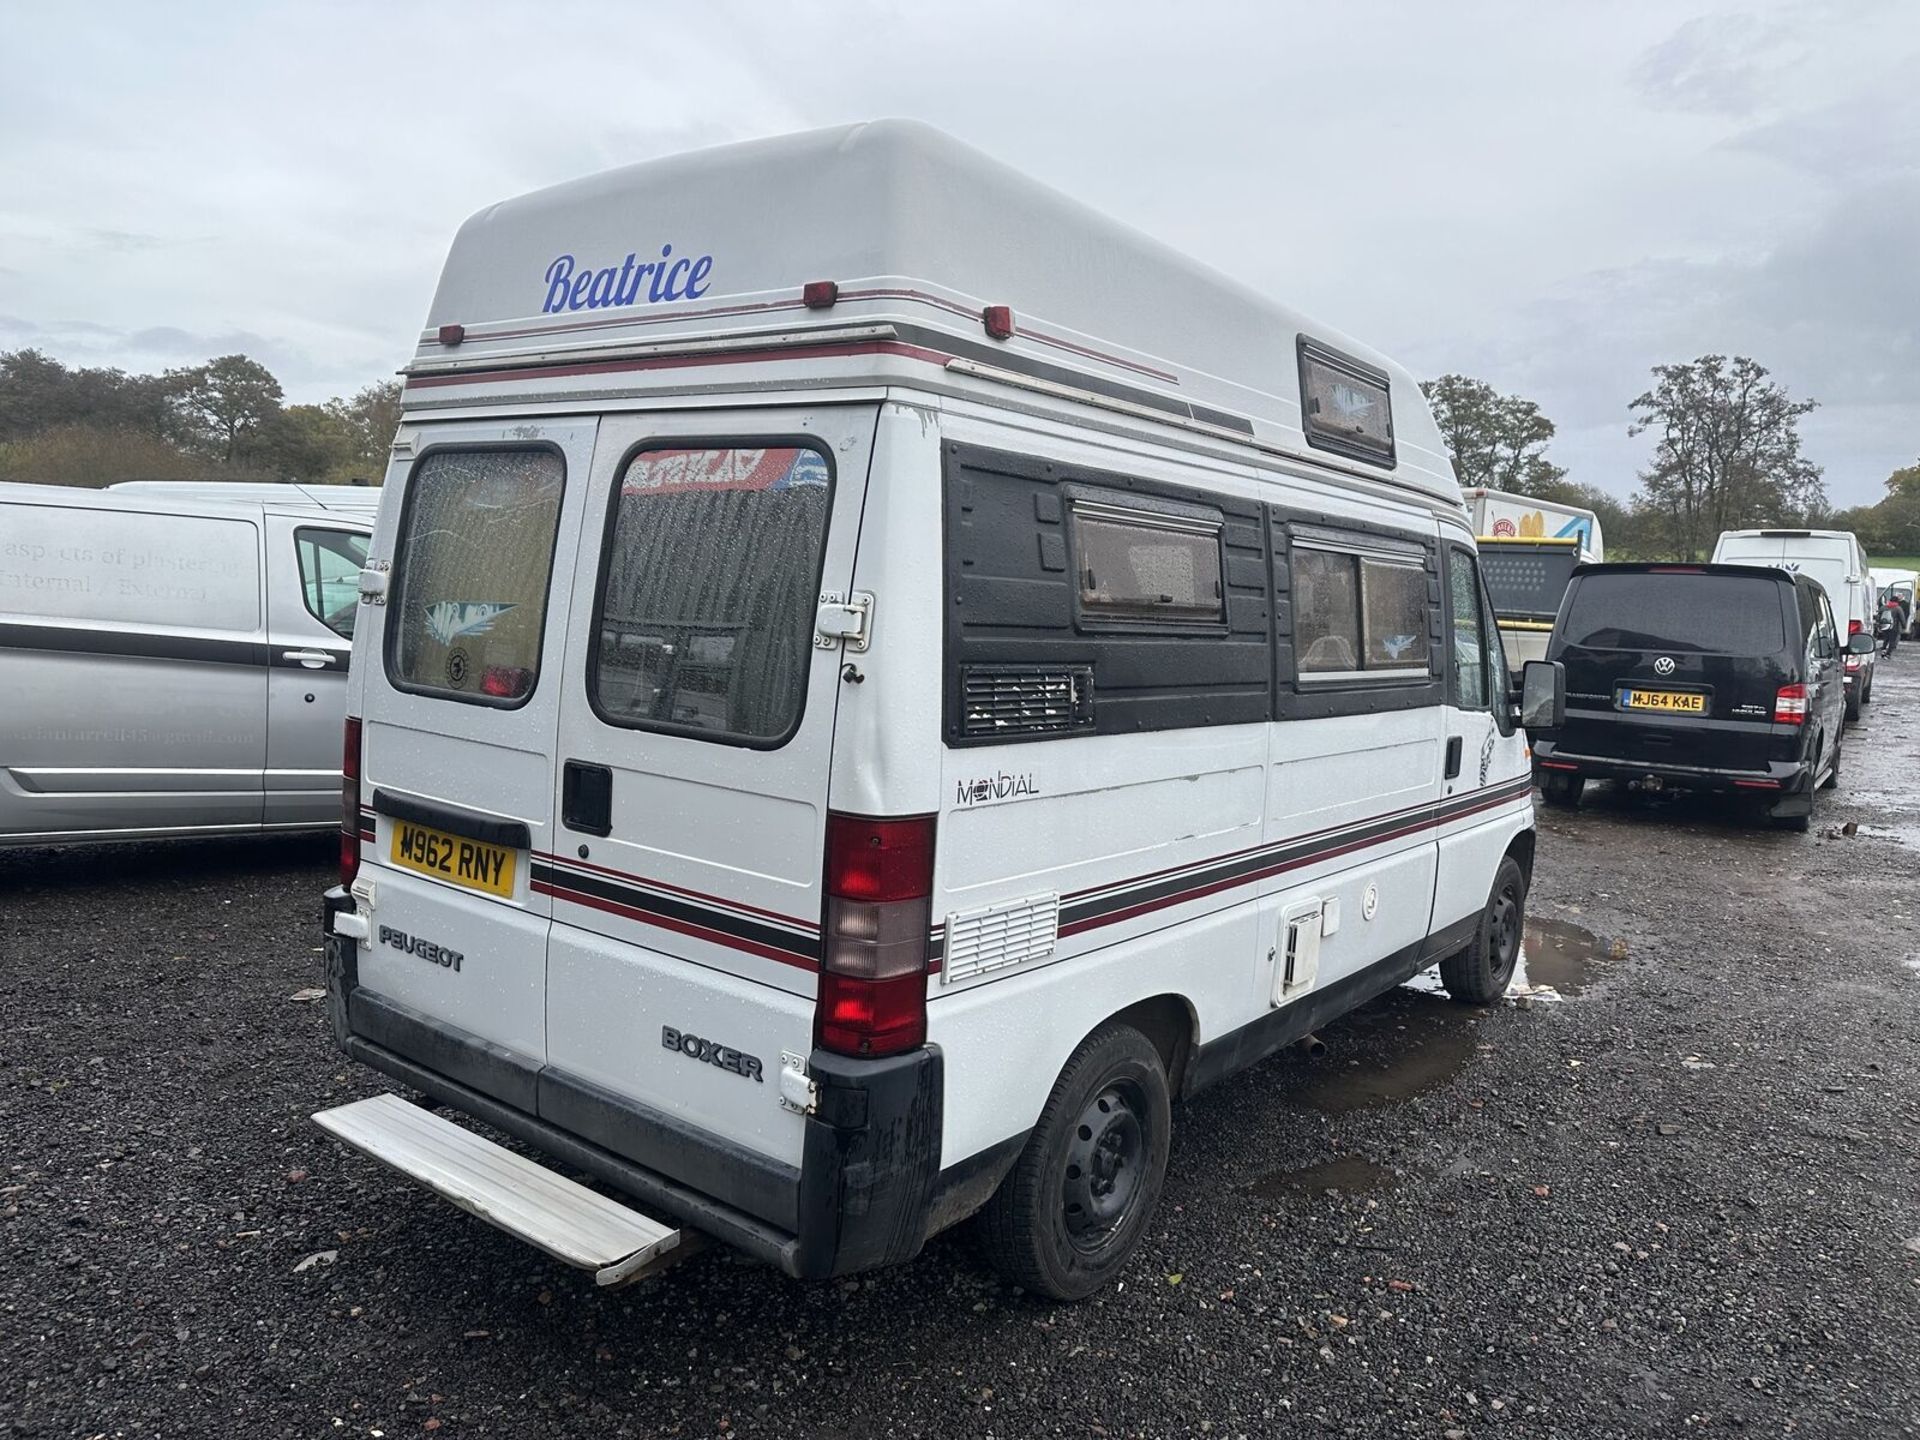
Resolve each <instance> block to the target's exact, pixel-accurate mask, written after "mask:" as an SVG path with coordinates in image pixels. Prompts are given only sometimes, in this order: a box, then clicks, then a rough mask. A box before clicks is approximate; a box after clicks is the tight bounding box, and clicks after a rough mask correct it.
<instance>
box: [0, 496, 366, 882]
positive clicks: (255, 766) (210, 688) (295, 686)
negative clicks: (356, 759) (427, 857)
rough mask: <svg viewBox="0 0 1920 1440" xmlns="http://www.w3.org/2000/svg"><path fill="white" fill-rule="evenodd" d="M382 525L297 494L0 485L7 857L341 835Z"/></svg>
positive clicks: (0, 742) (0, 830) (1, 737)
mask: <svg viewBox="0 0 1920 1440" xmlns="http://www.w3.org/2000/svg"><path fill="white" fill-rule="evenodd" d="M285 488H287V489H289V490H291V489H292V488H293V487H285ZM371 528H372V524H371V516H369V515H367V514H365V513H364V512H362V513H358V514H354V513H342V512H336V511H329V510H326V509H323V508H320V507H318V506H316V505H314V504H312V503H311V502H310V501H307V500H305V499H303V498H301V497H298V496H287V497H285V498H284V499H282V500H280V501H278V502H275V501H270V500H261V499H254V500H242V499H238V498H235V499H231V500H229V499H225V498H222V499H218V500H215V499H206V498H201V497H200V496H198V495H196V494H193V493H185V492H170V491H164V490H163V491H159V492H153V491H137V490H118V489H110V490H80V489H73V488H70V487H67V486H55V485H0V695H4V696H5V697H6V708H5V712H4V713H5V716H6V718H5V721H4V722H3V723H0V845H45V844H52V843H56V842H67V841H78V840H89V841H92V840H145V839H153V838H155V837H159V836H179V835H212V834H225V833H234V832H245V831H260V830H300V829H309V830H312V829H327V828H329V827H331V826H333V825H334V824H336V823H337V820H338V816H339V813H340V812H339V786H340V778H339V777H340V749H339V746H340V741H339V730H340V726H341V722H342V720H343V718H344V716H345V714H346V708H347V707H346V690H347V657H348V653H349V651H350V648H351V646H350V642H351V640H352V637H353V626H354V622H355V620H356V619H358V617H359V613H360V607H359V605H358V604H357V601H358V598H359V597H358V592H357V590H356V588H355V587H356V585H357V583H358V580H359V572H360V567H361V565H362V563H363V562H364V560H365V558H366V553H367V536H368V533H369V531H370V530H371Z"/></svg>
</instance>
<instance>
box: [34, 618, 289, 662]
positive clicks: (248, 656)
mask: <svg viewBox="0 0 1920 1440" xmlns="http://www.w3.org/2000/svg"><path fill="white" fill-rule="evenodd" d="M0 648H5V649H9V650H53V651H59V652H63V653H66V654H72V655H121V656H127V657H130V658H132V659H136V660H189V661H193V662H196V663H198V664H203V665H265V664H267V663H268V661H269V655H270V651H269V648H268V647H267V646H266V645H265V644H264V643H262V642H261V641H258V640H214V639H207V638H205V637H202V636H197V635H152V634H142V633H135V632H132V631H126V630H99V629H79V628H72V629H70V628H68V627H66V626H63V625H23V624H17V623H14V622H12V621H0Z"/></svg>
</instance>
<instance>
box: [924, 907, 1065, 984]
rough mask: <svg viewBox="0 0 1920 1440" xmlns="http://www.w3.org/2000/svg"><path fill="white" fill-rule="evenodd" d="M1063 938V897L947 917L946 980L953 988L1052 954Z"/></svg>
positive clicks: (942, 964) (943, 965)
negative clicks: (979, 976) (1061, 916)
mask: <svg viewBox="0 0 1920 1440" xmlns="http://www.w3.org/2000/svg"><path fill="white" fill-rule="evenodd" d="M1059 935H1060V897H1059V896H1058V895H1035V896H1033V897H1031V898H1030V899H1026V900H1019V901H1015V902H1014V903H1013V904H1011V905H996V906H992V907H990V908H988V909H985V910H961V911H957V912H956V913H954V914H952V915H949V916H948V917H947V943H946V948H945V950H944V951H943V952H942V954H943V958H942V960H941V962H940V971H941V980H942V983H944V984H949V985H950V984H952V983H953V982H954V981H955V980H965V979H967V978H969V977H970V976H974V975H984V974H986V973H987V972H988V971H990V970H1004V969H1005V968H1006V967H1007V966H1009V965H1023V964H1025V963H1026V962H1027V961H1029V960H1038V959H1039V958H1040V957H1041V956H1043V955H1051V954H1052V953H1053V942H1054V941H1055V940H1056V939H1058V938H1059Z"/></svg>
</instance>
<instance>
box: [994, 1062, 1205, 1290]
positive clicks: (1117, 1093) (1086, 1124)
mask: <svg viewBox="0 0 1920 1440" xmlns="http://www.w3.org/2000/svg"><path fill="white" fill-rule="evenodd" d="M1172 1126H1173V1111H1172V1097H1171V1095H1170V1094H1169V1093H1168V1088H1167V1071H1166V1066H1165V1065H1164V1064H1163V1063H1162V1062H1161V1059H1160V1052H1159V1051H1158V1050H1156V1049H1155V1048H1154V1046H1153V1042H1152V1041H1150V1040H1148V1039H1147V1037H1146V1036H1144V1035H1142V1034H1141V1033H1140V1032H1139V1031H1138V1030H1135V1029H1133V1028H1132V1027H1131V1026H1126V1025H1107V1026H1103V1027H1102V1028H1101V1029H1099V1030H1096V1031H1095V1032H1094V1033H1093V1034H1092V1035H1091V1036H1089V1037H1088V1038H1087V1039H1086V1040H1085V1041H1084V1042H1083V1043H1082V1044H1081V1046H1080V1048H1079V1049H1078V1050H1076V1051H1074V1053H1073V1057H1072V1058H1071V1059H1070V1060H1068V1061H1067V1065H1066V1068H1065V1069H1064V1070H1062V1071H1061V1072H1060V1078H1059V1079H1058V1080H1057V1081H1055V1082H1054V1087H1053V1093H1052V1094H1051V1095H1049V1096H1048V1097H1047V1103H1046V1107H1045V1109H1043V1110H1042V1111H1041V1113H1040V1122H1039V1123H1038V1124H1037V1125H1035V1126H1034V1128H1033V1133H1032V1134H1030V1135H1029V1136H1028V1137H1027V1143H1026V1147H1025V1148H1024V1149H1023V1150H1022V1151H1021V1152H1020V1158H1019V1159H1018V1160H1016V1161H1015V1162H1014V1166H1013V1169H1012V1170H1011V1171H1009V1172H1008V1174H1007V1177H1006V1179H1004V1180H1002V1181H1001V1182H1000V1188H999V1189H998V1190H996V1191H995V1192H994V1195H993V1198H992V1199H991V1200H989V1201H988V1202H987V1205H986V1208H985V1209H984V1210H982V1211H981V1212H980V1227H979V1228H980V1233H981V1238H982V1241H983V1243H984V1245H985V1248H986V1252H987V1259H988V1261H989V1262H990V1263H991V1264H992V1266H993V1268H994V1269H995V1270H997V1271H998V1272H999V1273H1000V1274H1001V1275H1003V1276H1005V1277H1006V1278H1007V1279H1009V1280H1011V1281H1013V1282H1015V1283H1016V1284H1018V1285H1021V1286H1024V1287H1025V1288H1026V1289H1028V1290H1031V1291H1033V1292H1034V1293H1036V1294H1039V1295H1045V1296H1047V1297H1049V1298H1051V1299H1054V1300H1084V1299H1086V1298H1087V1296H1089V1295H1091V1294H1093V1293H1094V1292H1095V1291H1096V1290H1099V1289H1100V1288H1101V1287H1102V1286H1104V1285H1106V1284H1107V1282H1108V1281H1109V1280H1111V1279H1112V1278H1113V1277H1114V1276H1115V1275H1116V1274H1117V1273H1118V1272H1119V1270H1120V1267H1121V1266H1123V1265H1124V1264H1125V1263H1126V1261H1127V1258H1128V1256H1130V1255H1132V1253H1133V1250H1134V1247H1135V1246H1136V1245H1138V1244H1139V1243H1140V1237H1141V1235H1143V1234H1144V1233H1145V1232H1146V1227H1147V1223H1148V1221H1149V1220H1150V1219H1151V1218H1152V1216H1153V1211H1154V1208H1155V1207H1156V1206H1157V1205H1158V1204H1159V1203H1160V1187H1161V1184H1162V1183H1163V1182H1164V1181H1165V1179H1166V1174H1167V1151H1168V1142H1169V1139H1170V1137H1171V1133H1172Z"/></svg>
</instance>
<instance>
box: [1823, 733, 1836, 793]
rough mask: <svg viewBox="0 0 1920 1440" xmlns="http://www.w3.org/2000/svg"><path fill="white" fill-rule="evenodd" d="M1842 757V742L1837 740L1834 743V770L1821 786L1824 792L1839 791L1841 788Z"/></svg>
mask: <svg viewBox="0 0 1920 1440" xmlns="http://www.w3.org/2000/svg"><path fill="white" fill-rule="evenodd" d="M1840 755H1841V750H1840V742H1839V741H1838V740H1836V741H1834V742H1833V769H1831V770H1829V771H1828V772H1827V778H1826V780H1825V781H1824V782H1823V783H1822V784H1821V786H1820V788H1821V789H1822V790H1837V789H1839V788H1840Z"/></svg>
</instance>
